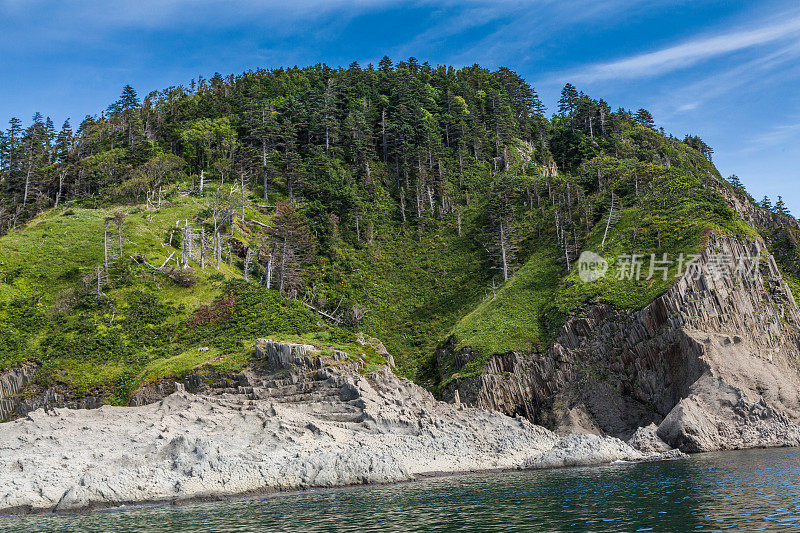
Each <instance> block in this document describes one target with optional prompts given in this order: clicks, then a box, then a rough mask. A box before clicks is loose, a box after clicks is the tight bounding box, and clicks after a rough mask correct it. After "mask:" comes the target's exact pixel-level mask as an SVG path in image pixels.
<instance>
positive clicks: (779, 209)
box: [772, 195, 789, 215]
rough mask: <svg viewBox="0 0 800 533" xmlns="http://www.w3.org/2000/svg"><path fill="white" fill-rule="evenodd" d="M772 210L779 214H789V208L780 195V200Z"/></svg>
mask: <svg viewBox="0 0 800 533" xmlns="http://www.w3.org/2000/svg"><path fill="white" fill-rule="evenodd" d="M772 210H773V211H774V212H776V213H778V214H779V215H788V214H789V210H788V209H787V208H786V204H785V203H784V202H783V197H782V196H780V195H778V200H777V201H776V202H775V207H773V209H772Z"/></svg>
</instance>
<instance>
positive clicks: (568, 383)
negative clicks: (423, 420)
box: [439, 235, 800, 452]
mask: <svg viewBox="0 0 800 533" xmlns="http://www.w3.org/2000/svg"><path fill="white" fill-rule="evenodd" d="M719 254H722V255H725V256H727V257H728V258H730V260H731V261H732V262H733V264H736V263H737V262H738V261H739V260H740V259H745V258H747V257H752V256H757V255H759V254H760V256H761V261H760V266H759V269H758V272H757V275H756V276H755V277H754V278H752V277H742V276H721V277H720V276H718V277H712V276H710V275H709V272H713V271H710V270H708V269H705V268H701V275H700V276H699V277H694V276H684V277H683V278H682V279H680V280H679V281H678V282H677V283H676V284H675V285H674V286H673V287H672V288H671V289H670V290H668V291H667V292H666V293H665V294H664V295H662V296H660V297H659V298H657V299H656V300H655V301H653V303H651V304H650V305H648V306H647V307H645V308H644V309H642V310H641V311H637V312H624V311H618V310H613V309H611V308H610V307H608V306H606V305H594V306H591V307H589V308H588V309H586V310H584V311H583V312H582V313H581V314H580V315H578V316H574V317H572V318H571V319H570V320H569V321H568V322H567V323H566V324H565V325H564V327H563V328H562V329H561V332H560V335H559V337H558V338H557V339H556V342H555V343H554V344H553V346H552V347H551V348H550V349H549V350H548V351H547V352H545V353H544V354H541V355H528V354H522V353H515V352H512V353H508V354H502V355H496V356H493V357H492V358H491V359H490V361H489V364H488V365H487V367H486V369H485V371H484V372H483V374H481V375H479V376H477V377H474V378H468V379H460V380H456V381H454V382H452V383H450V384H449V386H448V387H447V388H446V389H445V390H444V392H443V396H444V398H445V399H446V400H449V401H456V398H457V399H458V401H460V402H463V403H466V404H469V405H473V406H476V407H480V408H483V409H495V410H498V411H501V412H504V413H506V414H509V415H522V416H526V417H528V418H529V419H531V420H532V421H535V422H537V423H540V424H544V425H547V426H549V427H553V428H555V430H556V432H557V433H560V434H565V433H569V432H570V431H582V432H593V433H597V434H602V435H613V436H616V437H619V438H622V439H625V440H628V439H631V440H630V442H631V443H633V444H636V445H637V446H640V448H641V449H644V450H658V449H662V448H663V446H664V442H661V441H665V442H666V444H668V445H669V446H672V447H675V448H680V449H681V450H683V451H686V452H698V451H711V450H721V449H740V448H752V447H767V446H797V445H800V426H798V422H800V370H799V368H800V360H799V359H798V356H799V355H800V350H798V346H799V344H798V343H799V342H800V333H799V332H800V310H798V307H797V304H796V303H795V300H794V298H793V297H792V293H791V292H790V290H789V288H788V287H787V285H786V283H785V282H784V281H783V279H782V277H781V274H780V272H779V270H778V268H777V265H776V264H775V261H774V259H773V258H772V256H771V255H770V254H769V253H768V252H767V250H766V249H765V247H764V245H763V243H762V242H761V240H747V241H743V240H738V239H735V238H728V237H715V236H713V235H712V236H711V238H710V240H709V242H708V245H707V247H706V249H705V251H704V252H703V254H702V257H701V259H700V264H701V265H705V264H707V263H708V262H709V261H711V260H714V258H715V257H720V255H719ZM446 355H447V354H446V353H440V354H439V357H440V358H441V357H443V356H446ZM470 356H471V354H470V353H469V351H468V350H467V351H463V352H461V353H456V354H452V359H453V360H454V361H455V362H456V366H457V367H458V366H463V365H464V364H466V362H467V361H469V359H470ZM648 427H649V428H648ZM645 430H647V431H645Z"/></svg>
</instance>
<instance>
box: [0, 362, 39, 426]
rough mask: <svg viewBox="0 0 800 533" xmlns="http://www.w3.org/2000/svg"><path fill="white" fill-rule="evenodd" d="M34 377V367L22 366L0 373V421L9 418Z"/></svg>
mask: <svg viewBox="0 0 800 533" xmlns="http://www.w3.org/2000/svg"><path fill="white" fill-rule="evenodd" d="M35 375H36V367H34V366H32V365H23V366H20V367H17V368H12V369H11V370H8V371H6V372H3V373H0V420H5V419H6V418H8V417H9V416H11V415H12V414H13V413H14V412H15V411H16V409H17V407H18V406H19V404H20V402H21V401H22V400H21V398H20V394H21V393H22V391H23V390H24V389H25V386H26V385H27V384H28V383H29V382H30V381H31V380H32V379H33V378H34V376H35Z"/></svg>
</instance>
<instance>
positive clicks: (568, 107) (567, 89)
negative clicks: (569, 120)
mask: <svg viewBox="0 0 800 533" xmlns="http://www.w3.org/2000/svg"><path fill="white" fill-rule="evenodd" d="M579 98H580V94H579V93H578V90H577V89H576V88H575V86H574V85H572V84H571V83H567V84H566V85H564V88H563V89H561V98H559V100H558V112H559V114H561V115H570V114H572V112H573V111H575V107H576V106H577V105H578V99H579Z"/></svg>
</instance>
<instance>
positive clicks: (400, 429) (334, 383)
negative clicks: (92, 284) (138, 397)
mask: <svg viewBox="0 0 800 533" xmlns="http://www.w3.org/2000/svg"><path fill="white" fill-rule="evenodd" d="M259 344H260V346H261V352H260V355H261V356H262V361H261V362H260V363H259V364H256V365H254V366H253V367H251V368H250V369H248V370H246V371H244V372H241V373H238V374H236V375H233V376H229V377H227V378H225V379H220V380H217V381H216V382H214V380H207V381H211V384H210V385H209V384H208V383H206V385H205V386H206V388H205V389H204V392H203V393H202V394H198V395H194V394H191V393H188V392H186V391H182V390H178V392H175V393H174V394H171V395H170V396H168V397H166V398H164V399H162V400H160V401H158V402H156V403H152V404H149V405H145V406H143V407H135V408H134V407H111V406H103V407H100V408H99V409H95V410H70V409H51V410H48V411H44V410H37V411H34V412H32V413H29V415H28V416H27V418H24V419H19V420H16V421H13V422H8V423H6V424H4V425H3V426H2V431H0V512H32V511H51V510H61V511H68V510H76V509H85V508H93V507H105V506H113V505H119V504H123V503H136V502H159V501H183V500H189V499H193V498H215V497H224V496H230V495H235V494H247V493H254V492H260V491H269V490H288V489H297V488H305V487H330V486H334V485H350V484H361V483H383V482H391V481H400V480H407V479H412V478H413V477H414V476H415V475H417V474H421V473H426V472H459V471H469V470H476V469H495V468H546V467H556V466H570V465H585V464H598V463H608V462H612V461H617V460H636V461H640V460H648V459H656V458H674V457H675V455H674V454H667V455H663V454H645V453H641V452H639V451H637V450H634V449H633V448H631V447H630V446H628V445H627V444H625V443H624V442H622V441H620V440H618V439H614V438H609V437H605V438H600V437H597V436H589V437H578V436H570V437H566V438H560V437H559V436H558V435H556V434H554V433H552V432H550V431H548V430H547V429H545V428H542V427H539V426H535V425H533V424H532V423H530V422H529V421H528V420H526V419H525V418H521V417H519V418H510V417H507V416H505V415H503V414H501V413H498V412H496V411H486V410H481V409H474V408H467V407H463V406H454V405H450V404H447V403H444V402H439V401H437V400H435V399H434V398H433V396H432V395H431V394H430V393H429V392H428V391H426V390H424V389H422V388H421V387H419V386H417V385H415V384H414V383H412V382H410V381H408V380H406V379H401V378H398V377H396V376H395V375H394V374H393V373H392V372H391V370H390V369H389V367H388V366H382V367H381V368H380V369H379V370H378V371H375V372H372V373H370V374H367V375H362V374H360V373H359V371H358V367H359V365H358V363H357V362H354V361H348V360H343V359H341V358H340V357H337V356H336V353H335V352H334V354H331V355H324V353H326V352H323V351H321V350H317V349H316V348H314V347H309V346H303V347H301V345H293V344H286V343H267V342H263V343H259ZM314 352H316V353H317V355H312V353H314ZM306 362H308V363H310V364H308V365H306V364H305V363H306ZM179 385H180V384H179ZM177 388H178V389H183V386H182V385H180V386H179V387H177Z"/></svg>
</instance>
